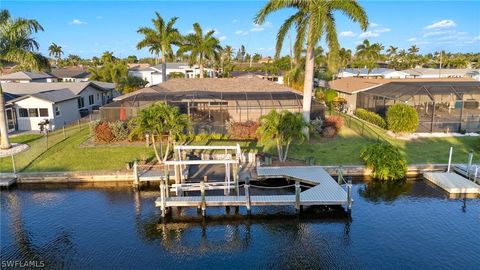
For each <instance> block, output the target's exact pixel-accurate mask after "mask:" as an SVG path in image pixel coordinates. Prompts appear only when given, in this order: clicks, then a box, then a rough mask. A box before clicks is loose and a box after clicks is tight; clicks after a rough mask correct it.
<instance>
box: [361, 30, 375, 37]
mask: <svg viewBox="0 0 480 270" xmlns="http://www.w3.org/2000/svg"><path fill="white" fill-rule="evenodd" d="M378 36H380V34H379V33H376V32H372V31H367V32H363V33H361V34H360V35H359V37H361V38H370V37H378Z"/></svg>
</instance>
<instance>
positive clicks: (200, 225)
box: [0, 180, 480, 269]
mask: <svg viewBox="0 0 480 270" xmlns="http://www.w3.org/2000/svg"><path fill="white" fill-rule="evenodd" d="M353 191H354V192H353V197H354V200H355V203H354V205H353V212H352V216H351V218H348V216H347V215H346V214H345V213H344V211H343V210H342V209H325V208H322V207H313V208H308V209H304V211H303V212H302V214H301V215H300V216H297V215H296V214H295V211H294V209H292V208H290V207H269V208H254V209H253V215H252V216H251V217H247V216H246V215H245V210H244V209H243V208H241V209H240V213H238V214H236V213H235V211H234V209H230V213H229V214H227V213H226V209H225V208H221V209H220V208H218V209H208V210H207V215H208V218H207V219H202V218H199V217H198V214H197V211H196V209H182V210H181V211H178V210H176V209H175V211H174V213H173V216H172V218H171V220H169V222H168V223H162V222H161V219H160V211H159V209H157V208H155V207H154V201H155V199H156V198H157V197H158V190H156V189H155V188H153V187H152V189H150V190H144V191H140V192H134V191H133V190H132V189H131V188H130V187H129V186H125V185H120V184H109V185H94V186H92V185H91V184H90V185H58V186H51V185H49V186H32V185H23V186H17V187H16V188H14V189H12V190H9V191H4V190H2V192H1V195H0V203H1V227H0V228H1V254H0V260H1V261H2V264H3V265H4V266H5V263H7V262H12V261H20V262H28V261H36V262H41V264H40V265H45V266H46V267H47V268H53V269H202V268H208V269H479V267H480V199H451V198H448V196H447V194H446V193H444V192H443V191H441V190H439V189H438V188H436V187H434V186H432V185H430V184H429V183H427V182H425V181H421V180H409V181H405V182H399V183H378V182H372V181H355V182H354V187H353ZM285 192H290V191H288V190H287V191H285Z"/></svg>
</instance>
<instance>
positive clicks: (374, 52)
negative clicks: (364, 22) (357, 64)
mask: <svg viewBox="0 0 480 270" xmlns="http://www.w3.org/2000/svg"><path fill="white" fill-rule="evenodd" d="M356 49H357V52H356V56H357V57H358V58H359V59H360V61H361V62H362V63H363V64H364V65H365V66H366V67H367V68H368V73H370V71H372V69H374V68H375V67H376V66H377V61H378V60H380V59H381V57H382V54H381V52H382V50H383V46H382V45H381V44H380V43H373V44H370V42H369V41H368V40H367V39H365V40H364V41H363V43H362V44H359V45H358V46H357V48H356Z"/></svg>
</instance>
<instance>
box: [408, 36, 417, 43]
mask: <svg viewBox="0 0 480 270" xmlns="http://www.w3.org/2000/svg"><path fill="white" fill-rule="evenodd" d="M407 41H408V42H414V41H417V38H414V37H412V38H409V39H407Z"/></svg>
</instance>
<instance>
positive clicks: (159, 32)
mask: <svg viewBox="0 0 480 270" xmlns="http://www.w3.org/2000/svg"><path fill="white" fill-rule="evenodd" d="M177 20H178V17H172V18H170V20H169V21H168V23H165V21H164V19H163V18H162V16H160V13H158V12H155V18H154V19H152V23H153V26H154V28H150V27H141V28H139V29H138V30H137V33H139V34H142V35H143V36H144V37H143V39H142V40H141V41H140V42H138V44H137V49H142V48H145V47H149V51H150V53H154V54H155V55H156V58H157V59H158V55H159V54H160V53H161V54H162V81H163V82H165V81H167V58H169V57H170V58H172V57H173V50H172V45H175V46H180V45H181V41H182V35H181V34H180V32H178V29H177V28H175V26H174V25H175V22H176V21H177Z"/></svg>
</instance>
